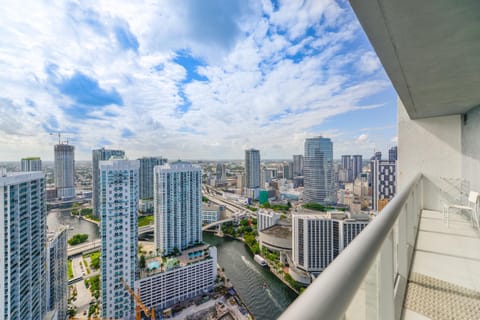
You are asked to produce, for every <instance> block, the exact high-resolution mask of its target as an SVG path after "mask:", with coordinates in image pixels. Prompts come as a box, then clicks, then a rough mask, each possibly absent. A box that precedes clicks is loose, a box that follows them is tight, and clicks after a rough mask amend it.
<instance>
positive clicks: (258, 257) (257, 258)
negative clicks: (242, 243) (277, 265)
mask: <svg viewBox="0 0 480 320" xmlns="http://www.w3.org/2000/svg"><path fill="white" fill-rule="evenodd" d="M253 260H255V262H256V263H258V264H259V265H261V266H262V267H266V266H267V261H265V259H263V257H262V256H261V255H258V254H256V255H255V256H254V257H253Z"/></svg>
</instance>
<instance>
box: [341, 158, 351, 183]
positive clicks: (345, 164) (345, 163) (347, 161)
mask: <svg viewBox="0 0 480 320" xmlns="http://www.w3.org/2000/svg"><path fill="white" fill-rule="evenodd" d="M341 163H342V169H343V170H345V181H346V182H351V181H352V180H353V167H352V157H351V156H350V155H343V156H342V162H341Z"/></svg>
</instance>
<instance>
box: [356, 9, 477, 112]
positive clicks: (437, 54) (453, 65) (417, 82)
mask: <svg viewBox="0 0 480 320" xmlns="http://www.w3.org/2000/svg"><path fill="white" fill-rule="evenodd" d="M350 3H351V5H352V7H353V9H354V11H355V13H356V15H357V17H358V19H359V20H360V23H361V24H362V26H363V29H364V30H365V32H366V33H367V36H368V38H369V39H370V42H371V43H372V45H373V47H374V48H375V51H376V52H377V55H378V57H379V58H380V60H381V62H382V64H383V66H384V68H385V70H386V72H387V74H388V76H389V77H390V80H391V81H392V83H393V85H394V86H395V89H396V90H397V93H398V95H399V96H400V99H401V100H402V102H403V104H404V105H405V107H406V109H407V112H408V114H409V116H410V118H412V119H419V118H426V117H435V116H442V115H451V114H459V113H465V112H467V111H468V110H470V109H471V108H473V107H476V106H478V105H480V0H350Z"/></svg>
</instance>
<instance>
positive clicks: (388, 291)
mask: <svg viewBox="0 0 480 320" xmlns="http://www.w3.org/2000/svg"><path fill="white" fill-rule="evenodd" d="M378 269H379V270H378V277H379V279H378V285H379V287H378V290H379V294H378V313H377V315H378V317H377V319H379V320H394V315H395V306H394V293H393V281H394V272H393V269H394V268H393V232H392V231H390V233H389V234H388V236H387V238H386V239H385V241H384V242H383V246H382V249H381V251H380V259H379V263H378Z"/></svg>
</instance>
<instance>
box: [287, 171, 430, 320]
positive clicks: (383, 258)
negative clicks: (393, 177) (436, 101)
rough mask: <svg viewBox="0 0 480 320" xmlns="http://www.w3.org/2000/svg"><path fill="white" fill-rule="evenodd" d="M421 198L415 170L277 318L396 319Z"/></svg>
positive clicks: (413, 243) (410, 255) (421, 186)
mask: <svg viewBox="0 0 480 320" xmlns="http://www.w3.org/2000/svg"><path fill="white" fill-rule="evenodd" d="M422 199H423V179H422V175H418V176H417V177H416V178H415V179H414V180H413V181H411V182H410V183H409V184H408V186H406V188H404V189H403V190H401V191H400V192H399V193H398V194H397V195H396V196H395V197H394V198H393V199H392V201H390V202H389V204H388V205H387V206H386V207H385V208H384V209H383V210H382V212H381V213H380V214H379V215H378V216H377V217H376V218H375V219H374V220H373V221H372V222H371V223H370V224H369V225H368V226H367V227H366V228H365V229H364V230H363V231H362V232H361V233H360V234H359V235H358V236H357V237H356V238H355V240H354V241H352V243H351V244H350V245H349V246H348V247H347V248H346V249H345V250H344V251H343V252H342V253H341V254H340V255H339V256H338V257H337V258H336V259H335V260H334V261H333V262H332V263H331V264H330V265H329V266H328V268H327V269H326V270H325V271H324V272H323V273H322V274H321V275H320V276H319V277H318V278H317V279H316V280H315V281H314V282H313V283H312V284H311V285H310V286H309V287H308V289H307V290H305V291H304V292H303V294H302V295H300V296H299V297H298V298H297V299H296V300H295V301H294V302H293V303H292V304H291V305H290V307H289V308H288V309H287V310H286V311H285V312H284V313H283V314H282V315H281V316H280V318H279V319H282V320H289V319H321V320H327V319H335V320H336V319H345V320H346V319H382V320H388V319H399V318H400V316H401V313H402V305H403V299H404V294H405V290H406V285H407V279H408V274H409V269H410V266H411V261H412V256H413V249H414V246H415V239H416V236H417V230H418V223H419V217H420V213H421V209H422V207H423V204H422V202H423V200H422Z"/></svg>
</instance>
